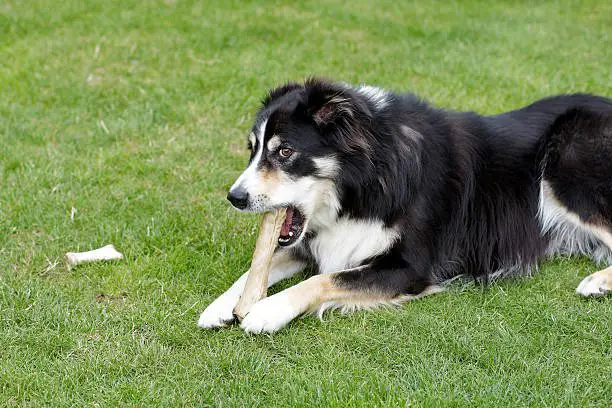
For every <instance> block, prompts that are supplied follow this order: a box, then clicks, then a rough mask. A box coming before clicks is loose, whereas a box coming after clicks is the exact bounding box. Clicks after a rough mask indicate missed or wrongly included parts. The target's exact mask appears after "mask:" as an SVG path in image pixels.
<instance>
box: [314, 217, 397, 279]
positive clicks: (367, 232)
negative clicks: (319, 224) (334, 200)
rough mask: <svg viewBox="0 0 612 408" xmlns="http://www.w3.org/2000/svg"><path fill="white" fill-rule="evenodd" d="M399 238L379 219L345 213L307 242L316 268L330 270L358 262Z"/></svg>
mask: <svg viewBox="0 0 612 408" xmlns="http://www.w3.org/2000/svg"><path fill="white" fill-rule="evenodd" d="M398 238H399V234H398V232H397V231H396V230H394V229H393V228H387V227H385V226H384V224H383V223H382V221H365V220H351V219H349V218H346V217H344V218H340V219H338V220H337V221H336V222H335V223H334V224H332V225H329V226H328V227H327V228H325V229H322V230H320V231H318V233H317V235H316V237H315V238H313V239H312V241H310V243H309V245H310V251H311V253H312V255H313V256H314V258H315V259H316V261H317V264H318V266H319V272H320V273H329V272H338V271H341V270H343V269H348V268H353V267H356V266H358V265H360V264H361V263H362V262H363V261H364V260H366V259H368V258H371V257H373V256H376V255H379V254H381V253H383V252H384V251H386V250H387V249H388V248H389V247H390V246H391V245H393V243H394V242H395V241H396V240H397V239H398Z"/></svg>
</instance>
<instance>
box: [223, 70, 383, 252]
mask: <svg viewBox="0 0 612 408" xmlns="http://www.w3.org/2000/svg"><path fill="white" fill-rule="evenodd" d="M369 118H370V110H369V109H368V105H367V103H366V101H365V98H364V97H363V95H361V94H359V93H358V92H356V91H355V90H353V89H352V88H350V87H348V86H346V85H342V84H332V83H329V82H326V81H323V80H317V79H311V80H307V81H306V82H305V83H304V84H287V85H284V86H281V87H278V88H276V89H274V90H272V91H271V92H270V93H269V95H268V97H267V98H266V99H265V100H264V101H263V106H262V108H261V109H260V110H259V112H258V114H257V117H256V120H255V124H254V126H253V128H252V129H251V132H250V133H249V136H248V146H249V150H250V151H251V157H250V159H249V164H248V167H247V168H246V170H245V171H244V172H243V173H242V174H241V175H240V177H238V179H237V180H236V182H235V183H234V184H233V185H232V187H231V189H230V191H229V194H228V199H229V201H230V202H231V203H232V205H234V207H236V208H238V209H239V210H242V211H248V212H265V211H269V210H272V209H276V208H280V207H286V208H287V209H288V210H287V220H286V222H285V224H284V225H283V228H282V230H281V237H280V238H279V244H280V245H281V246H289V245H292V244H295V243H296V242H298V241H299V240H300V238H301V236H302V235H303V233H304V232H305V231H306V230H307V229H309V228H316V227H317V224H321V223H325V222H326V221H330V220H329V218H330V217H333V218H335V217H336V216H337V213H338V210H339V191H338V188H339V183H338V182H339V179H340V178H342V174H341V173H343V172H346V171H353V172H356V173H359V172H361V171H365V170H366V169H364V168H363V166H367V165H369V164H371V160H369V156H368V155H369V150H370V148H371V146H370V144H371V143H370V142H371V141H370V137H371V136H370V134H369V132H368V131H367V130H366V127H363V126H362V125H361V124H362V123H364V122H367V121H368V120H369ZM350 157H352V158H353V159H352V160H348V159H349V158H350ZM355 158H356V159H355ZM346 163H350V164H348V166H349V167H351V168H347V165H346ZM368 163H369V164H368ZM360 167H361V168H360Z"/></svg>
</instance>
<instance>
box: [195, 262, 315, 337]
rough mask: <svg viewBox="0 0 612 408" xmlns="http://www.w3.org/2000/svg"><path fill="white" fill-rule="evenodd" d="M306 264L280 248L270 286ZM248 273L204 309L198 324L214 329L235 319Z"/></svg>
mask: <svg viewBox="0 0 612 408" xmlns="http://www.w3.org/2000/svg"><path fill="white" fill-rule="evenodd" d="M305 266H306V263H305V262H303V261H301V260H298V259H296V258H295V257H294V256H293V255H291V253H290V252H289V251H286V250H278V251H277V252H275V253H274V255H273V256H272V263H271V265H270V275H269V276H268V287H270V286H272V285H274V284H275V283H277V282H279V281H281V280H283V279H286V278H289V277H291V276H293V275H295V274H296V273H298V272H300V271H301V270H302V269H304V267H305ZM248 275H249V273H248V272H245V273H244V274H243V275H242V276H241V277H240V278H238V280H237V281H236V282H234V284H233V285H232V286H231V287H230V288H229V289H228V290H226V291H225V292H224V293H223V294H222V295H221V296H219V297H218V298H217V299H215V300H214V301H213V302H212V303H211V304H210V305H208V307H207V308H206V309H204V311H203V312H202V314H201V315H200V318H199V320H198V326H200V327H202V328H203V329H213V328H217V327H223V326H226V325H227V324H229V323H231V322H232V321H234V314H233V311H234V307H235V306H236V304H237V303H238V300H239V299H240V296H241V295H242V291H243V289H244V285H245V283H246V280H247V276H248Z"/></svg>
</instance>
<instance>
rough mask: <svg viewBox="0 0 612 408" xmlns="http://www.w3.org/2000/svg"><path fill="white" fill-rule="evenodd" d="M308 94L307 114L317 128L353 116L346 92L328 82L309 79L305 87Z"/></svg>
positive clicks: (349, 98)
mask: <svg viewBox="0 0 612 408" xmlns="http://www.w3.org/2000/svg"><path fill="white" fill-rule="evenodd" d="M304 86H305V87H306V90H307V92H308V102H307V114H308V116H310V117H311V118H312V119H313V120H314V122H315V123H316V124H317V125H319V126H325V125H328V124H331V123H333V122H336V121H338V120H340V119H342V118H343V117H344V118H351V117H353V116H354V112H355V109H354V106H353V105H352V102H351V97H350V95H349V94H348V90H346V89H344V88H342V87H340V86H338V85H336V84H332V83H330V82H327V81H324V80H321V79H314V78H311V79H309V80H307V81H306V83H305V85H304Z"/></svg>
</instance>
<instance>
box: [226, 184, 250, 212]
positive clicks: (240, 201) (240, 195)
mask: <svg viewBox="0 0 612 408" xmlns="http://www.w3.org/2000/svg"><path fill="white" fill-rule="evenodd" d="M227 199H228V200H229V202H230V203H232V205H233V206H234V207H236V208H238V209H239V210H244V209H245V208H246V206H247V204H248V202H249V193H248V192H247V191H246V190H244V189H242V188H240V187H238V188H233V189H231V190H230V191H229V193H228V194H227Z"/></svg>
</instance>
